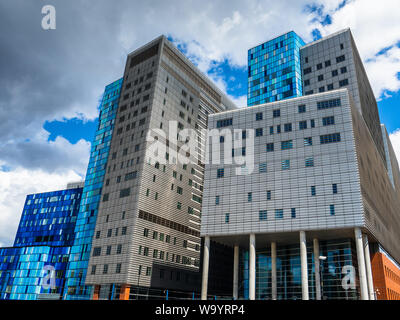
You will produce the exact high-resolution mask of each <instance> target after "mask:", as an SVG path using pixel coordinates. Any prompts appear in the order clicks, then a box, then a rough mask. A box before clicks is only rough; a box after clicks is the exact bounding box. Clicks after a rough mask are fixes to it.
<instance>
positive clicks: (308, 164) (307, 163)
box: [305, 157, 314, 168]
mask: <svg viewBox="0 0 400 320" xmlns="http://www.w3.org/2000/svg"><path fill="white" fill-rule="evenodd" d="M305 166H306V168H307V167H314V158H312V157H311V158H307V159H306V161H305Z"/></svg>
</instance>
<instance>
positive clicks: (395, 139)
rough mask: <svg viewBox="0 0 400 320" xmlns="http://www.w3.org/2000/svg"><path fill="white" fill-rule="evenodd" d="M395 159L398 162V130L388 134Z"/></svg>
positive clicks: (399, 155) (399, 151)
mask: <svg viewBox="0 0 400 320" xmlns="http://www.w3.org/2000/svg"><path fill="white" fill-rule="evenodd" d="M389 137H390V142H391V143H392V146H393V149H394V152H395V153H396V158H397V160H398V161H399V162H400V128H399V129H397V130H395V131H393V132H392V133H391V134H389Z"/></svg>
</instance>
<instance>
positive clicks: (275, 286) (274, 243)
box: [271, 242, 278, 300]
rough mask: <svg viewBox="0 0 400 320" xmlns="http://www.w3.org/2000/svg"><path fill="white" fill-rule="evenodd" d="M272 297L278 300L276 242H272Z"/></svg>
mask: <svg viewBox="0 0 400 320" xmlns="http://www.w3.org/2000/svg"><path fill="white" fill-rule="evenodd" d="M271 295H272V300H276V299H277V297H278V294H277V285H276V242H271Z"/></svg>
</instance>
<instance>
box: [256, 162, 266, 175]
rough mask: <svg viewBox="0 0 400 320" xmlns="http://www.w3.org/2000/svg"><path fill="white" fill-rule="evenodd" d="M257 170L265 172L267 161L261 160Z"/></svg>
mask: <svg viewBox="0 0 400 320" xmlns="http://www.w3.org/2000/svg"><path fill="white" fill-rule="evenodd" d="M258 172H259V173H263V172H267V163H266V162H262V163H260V164H259V165H258Z"/></svg>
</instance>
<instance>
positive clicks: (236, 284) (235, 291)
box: [233, 245, 239, 300]
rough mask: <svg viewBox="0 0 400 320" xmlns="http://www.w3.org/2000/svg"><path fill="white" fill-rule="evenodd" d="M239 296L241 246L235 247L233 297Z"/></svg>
mask: <svg viewBox="0 0 400 320" xmlns="http://www.w3.org/2000/svg"><path fill="white" fill-rule="evenodd" d="M238 298H239V246H238V245H235V247H234V249H233V299H234V300H237V299H238Z"/></svg>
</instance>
